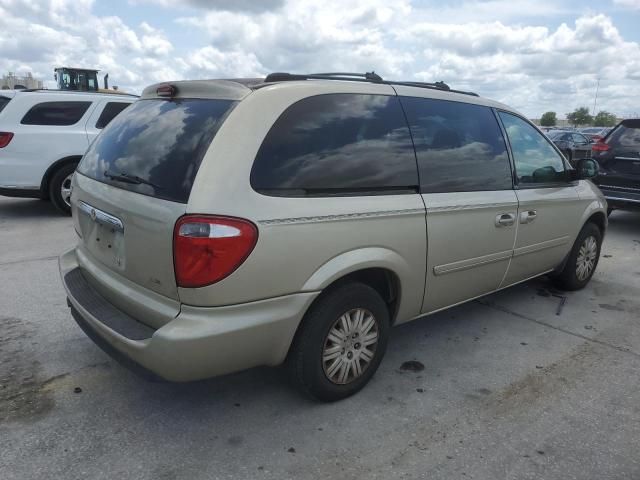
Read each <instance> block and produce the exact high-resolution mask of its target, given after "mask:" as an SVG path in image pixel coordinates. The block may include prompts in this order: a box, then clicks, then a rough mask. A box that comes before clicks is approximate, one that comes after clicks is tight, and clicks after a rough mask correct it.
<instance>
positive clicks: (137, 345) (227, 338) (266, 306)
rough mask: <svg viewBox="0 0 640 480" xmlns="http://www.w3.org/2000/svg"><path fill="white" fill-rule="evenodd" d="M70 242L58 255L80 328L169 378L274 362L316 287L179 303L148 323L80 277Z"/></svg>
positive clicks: (133, 363) (119, 356)
mask: <svg viewBox="0 0 640 480" xmlns="http://www.w3.org/2000/svg"><path fill="white" fill-rule="evenodd" d="M74 259H75V254H74V250H70V251H69V252H67V253H65V254H63V255H62V257H60V273H61V276H62V283H63V285H64V288H65V290H66V292H67V297H68V302H69V305H70V307H71V312H72V314H73V316H74V318H75V319H76V321H77V322H78V324H79V325H80V326H81V328H82V329H83V330H84V331H85V332H86V333H87V335H88V336H89V337H90V338H91V339H92V340H94V342H95V343H96V344H97V345H98V346H100V347H101V348H102V349H103V350H105V351H106V352H107V353H108V354H110V355H111V356H112V357H114V358H115V359H116V360H118V361H120V362H121V363H123V364H124V365H125V366H127V367H133V369H134V370H143V371H144V372H147V373H151V374H152V375H153V376H157V377H160V378H162V379H165V380H170V381H178V382H183V381H190V380H199V379H203V378H208V377H213V376H217V375H223V374H226V373H232V372H235V371H239V370H244V369H247V368H251V367H255V366H259V365H278V364H280V363H282V362H283V361H284V359H285V357H286V355H287V352H288V350H289V346H290V344H291V341H292V340H293V336H294V334H295V331H296V329H297V327H298V325H299V323H300V321H301V319H302V317H303V315H304V313H305V312H306V310H307V308H308V307H309V305H310V304H311V302H312V301H313V299H314V298H315V297H316V296H317V295H318V293H317V292H312V293H298V294H294V295H287V296H283V297H277V298H271V299H267V300H261V301H257V302H251V303H245V304H240V305H231V306H226V307H214V308H203V307H191V306H187V305H182V306H181V308H180V312H179V314H178V315H177V316H176V317H175V318H174V319H173V320H171V321H170V322H169V323H167V324H166V325H164V326H162V327H161V328H159V329H154V328H151V327H149V326H148V325H146V324H144V323H143V322H141V321H139V320H138V319H135V318H133V317H131V316H129V315H128V314H127V313H125V312H123V311H121V310H119V309H118V308H116V307H115V306H113V304H111V303H110V302H108V301H107V300H106V299H105V298H104V297H103V296H101V295H100V294H99V293H98V292H97V291H96V290H95V289H94V288H93V287H92V286H91V284H90V283H89V282H87V281H86V279H85V277H84V275H83V273H82V269H81V268H80V266H79V265H78V264H77V262H74Z"/></svg>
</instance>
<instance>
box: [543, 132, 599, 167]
mask: <svg viewBox="0 0 640 480" xmlns="http://www.w3.org/2000/svg"><path fill="white" fill-rule="evenodd" d="M547 136H548V137H549V138H550V139H551V141H552V142H553V143H554V144H555V145H556V146H557V147H558V148H559V149H560V151H561V152H562V153H563V154H564V156H565V157H566V158H567V160H569V163H571V165H575V162H576V160H578V159H580V158H591V144H592V143H593V142H592V141H591V139H590V138H588V137H585V136H584V135H582V134H581V133H577V132H570V131H566V130H554V131H552V132H549V133H548V134H547Z"/></svg>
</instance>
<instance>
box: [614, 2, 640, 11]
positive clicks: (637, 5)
mask: <svg viewBox="0 0 640 480" xmlns="http://www.w3.org/2000/svg"><path fill="white" fill-rule="evenodd" d="M613 3H614V4H615V5H620V6H621V7H624V8H632V9H635V10H640V0H613Z"/></svg>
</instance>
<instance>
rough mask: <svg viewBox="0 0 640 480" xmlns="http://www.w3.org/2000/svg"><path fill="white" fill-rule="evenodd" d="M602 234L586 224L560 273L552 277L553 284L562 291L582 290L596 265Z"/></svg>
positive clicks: (596, 228) (589, 224)
mask: <svg viewBox="0 0 640 480" xmlns="http://www.w3.org/2000/svg"><path fill="white" fill-rule="evenodd" d="M601 245H602V233H601V232H600V229H599V228H598V227H597V226H596V225H594V224H593V223H587V224H586V225H585V226H584V227H582V230H581V231H580V234H579V235H578V238H577V239H576V242H575V243H574V244H573V248H572V249H571V252H570V253H569V258H568V260H567V263H566V265H565V266H564V269H563V270H562V272H560V273H559V274H558V275H557V276H556V277H554V281H555V283H556V284H557V285H558V287H560V288H562V289H563V290H580V289H581V288H584V287H585V286H586V285H587V283H589V280H591V277H592V276H593V273H594V272H595V270H596V266H597V265H598V260H599V258H600V247H601Z"/></svg>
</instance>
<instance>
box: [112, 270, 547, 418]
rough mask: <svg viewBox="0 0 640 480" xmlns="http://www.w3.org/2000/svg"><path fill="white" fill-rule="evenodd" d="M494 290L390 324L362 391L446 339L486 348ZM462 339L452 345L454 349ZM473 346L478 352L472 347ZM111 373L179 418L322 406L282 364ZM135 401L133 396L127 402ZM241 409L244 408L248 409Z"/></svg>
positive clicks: (441, 347)
mask: <svg viewBox="0 0 640 480" xmlns="http://www.w3.org/2000/svg"><path fill="white" fill-rule="evenodd" d="M518 288H519V289H520V290H522V289H524V290H526V291H528V292H529V294H530V295H534V294H535V292H536V291H539V290H541V289H546V288H553V287H552V286H551V284H550V282H549V281H548V279H546V278H545V277H541V278H538V279H534V280H531V281H529V282H526V283H525V284H522V285H521V286H519V287H518ZM497 295H504V293H497V294H491V295H488V296H486V297H482V298H480V299H478V301H473V302H469V303H466V304H463V305H459V306H456V307H453V308H451V309H448V310H446V311H443V312H439V313H436V314H433V315H430V316H425V317H424V318H421V319H418V320H416V321H413V322H409V323H407V324H403V325H400V326H398V327H396V328H393V329H392V335H391V338H390V340H389V349H388V351H387V354H386V356H385V359H384V361H383V364H382V365H381V369H380V371H379V372H378V373H377V375H376V377H375V381H374V382H372V383H371V384H370V385H368V386H367V387H366V390H368V391H369V392H375V393H374V394H373V395H372V396H373V398H382V399H384V398H387V394H386V393H385V392H386V390H387V389H389V388H390V385H391V384H393V383H394V381H395V380H394V378H395V376H396V375H397V374H398V373H402V372H400V370H401V364H402V363H403V362H405V361H408V360H412V359H415V358H418V357H420V358H422V360H423V361H424V362H425V363H426V364H432V365H433V364H434V363H439V362H441V361H442V359H436V358H435V357H434V355H437V353H436V352H442V351H445V350H446V349H448V348H453V347H451V345H450V342H454V341H455V342H458V341H459V342H462V343H461V344H464V349H465V351H466V353H467V354H468V355H469V356H470V357H473V356H474V355H475V354H476V353H479V352H480V350H481V349H482V348H485V347H483V346H481V344H480V343H476V340H478V336H482V335H486V328H485V327H486V325H488V324H490V323H491V322H492V321H493V320H492V317H493V316H494V312H488V311H487V307H486V306H485V305H484V302H489V303H491V301H492V299H495V298H497V297H496V296H497ZM461 332H464V333H461ZM462 337H464V338H462ZM427 344H428V345H427ZM461 344H457V348H459V346H460V345H461ZM476 349H477V350H478V352H474V350H476ZM111 374H112V375H126V376H127V380H126V383H127V384H129V385H127V386H126V387H125V388H126V389H127V390H129V388H133V389H134V390H138V391H139V393H140V397H139V399H138V400H139V401H140V404H141V405H144V408H149V406H150V404H155V408H157V409H158V410H160V411H162V410H163V409H164V408H167V406H168V405H171V407H170V408H171V409H172V410H173V409H179V410H180V411H181V412H182V414H181V415H182V416H183V418H184V417H185V416H186V417H189V418H192V419H193V420H194V421H195V420H196V419H197V418H198V416H199V415H201V416H205V417H208V418H209V419H211V420H213V419H215V418H216V417H217V414H216V413H215V412H216V408H215V407H216V406H217V407H220V410H217V411H218V412H219V413H220V414H221V415H222V416H225V415H228V414H229V409H231V410H232V411H233V410H235V408H241V407H242V408H249V409H250V410H251V411H252V412H253V413H254V414H258V415H259V414H260V412H263V410H265V407H264V406H263V404H264V405H271V408H272V409H273V408H275V409H277V410H280V408H282V409H284V410H288V411H289V412H295V411H298V410H301V411H304V410H305V409H308V408H310V406H311V408H315V407H313V406H314V405H315V406H316V407H317V408H321V409H322V408H324V407H323V405H326V404H321V403H318V402H315V401H314V400H313V399H310V398H308V397H306V396H305V395H303V394H301V393H300V392H298V391H297V390H296V389H295V388H294V387H293V386H292V385H291V384H290V382H289V381H288V372H287V370H286V368H285V367H284V366H281V367H275V368H268V367H259V368H254V369H251V370H247V371H244V372H239V373H234V374H229V375H225V376H222V377H217V378H212V379H208V380H202V381H196V382H190V383H171V382H153V381H148V380H146V381H143V380H141V379H140V377H138V376H137V375H135V374H134V373H129V374H127V373H126V372H125V371H124V369H122V368H117V369H114V370H113V371H112V372H111ZM347 402H348V401H347ZM137 403H138V402H137V401H136V402H134V403H133V404H130V406H133V405H134V404H137ZM340 403H342V402H340ZM275 405H282V407H275ZM212 407H213V408H212ZM134 408H135V407H134ZM266 410H269V409H266ZM243 411H244V413H247V410H243ZM263 413H266V412H263ZM201 418H202V417H201Z"/></svg>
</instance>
